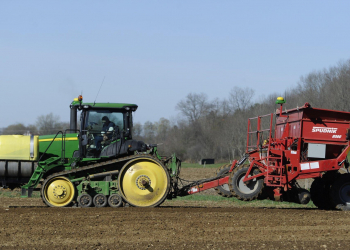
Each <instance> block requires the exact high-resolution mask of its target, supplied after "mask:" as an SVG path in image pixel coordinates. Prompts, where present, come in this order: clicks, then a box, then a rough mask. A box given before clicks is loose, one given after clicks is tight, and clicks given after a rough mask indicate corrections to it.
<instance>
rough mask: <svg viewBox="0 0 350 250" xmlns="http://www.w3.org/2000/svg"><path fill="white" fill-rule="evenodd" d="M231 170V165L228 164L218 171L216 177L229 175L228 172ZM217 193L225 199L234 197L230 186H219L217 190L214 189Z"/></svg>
mask: <svg viewBox="0 0 350 250" xmlns="http://www.w3.org/2000/svg"><path fill="white" fill-rule="evenodd" d="M230 168H231V164H226V165H223V166H221V167H219V168H218V169H217V171H216V175H217V176H224V175H225V174H227V173H228V171H229V170H230ZM214 189H215V191H216V192H217V193H218V194H219V195H221V196H223V197H232V196H233V195H232V193H231V191H230V187H229V185H228V184H224V185H221V186H218V187H216V188H214Z"/></svg>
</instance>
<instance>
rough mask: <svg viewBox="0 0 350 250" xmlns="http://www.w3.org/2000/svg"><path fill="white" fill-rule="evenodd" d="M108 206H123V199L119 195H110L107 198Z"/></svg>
mask: <svg viewBox="0 0 350 250" xmlns="http://www.w3.org/2000/svg"><path fill="white" fill-rule="evenodd" d="M108 205H109V206H110V207H121V206H122V205H123V199H122V197H121V196H120V195H119V194H112V195H111V196H109V197H108Z"/></svg>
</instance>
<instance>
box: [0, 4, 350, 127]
mask: <svg viewBox="0 0 350 250" xmlns="http://www.w3.org/2000/svg"><path fill="white" fill-rule="evenodd" d="M349 9H350V1H321V0H319V1H277V0H276V1H268V0H265V1H238V0H237V1H234V0H227V1H225V0H219V1H217V0H215V1H214V0H212V1H207V0H188V1H180V0H179V1H175V0H173V1H164V0H163V1H152V0H147V1H144V0H142V1H141V0H140V1H136V0H135V1H107V0H101V1H87V0H84V1H79V0H76V1H35V0H31V1H24V0H23V1H21V0H18V1H5V0H4V1H0V97H1V98H0V128H2V127H6V126H8V125H10V124H14V123H18V122H20V123H23V124H25V125H29V124H34V123H35V122H36V119H37V117H38V116H40V115H46V114H49V113H50V112H52V113H53V114H55V115H59V117H60V119H61V121H69V105H70V103H71V101H72V100H73V98H74V97H77V96H78V95H79V94H81V93H82V94H83V97H84V101H86V102H93V101H95V100H96V102H116V103H118V102H119V103H135V104H137V105H139V109H138V110H137V112H136V114H135V119H134V120H135V122H140V123H144V122H146V121H152V122H155V121H158V120H159V119H160V118H161V117H165V118H168V119H170V118H172V117H173V118H174V117H175V118H176V117H177V115H178V111H177V110H176V108H175V107H176V104H177V103H178V102H179V101H181V100H182V99H184V98H185V97H186V95H187V94H189V93H205V94H206V95H207V96H208V98H209V99H210V100H212V99H215V98H218V99H225V98H228V95H229V92H230V90H231V89H232V88H233V87H235V86H237V87H241V88H245V87H250V88H252V89H254V90H255V99H256V100H258V99H259V98H261V97H263V96H265V95H268V94H271V93H274V92H280V93H283V92H284V91H285V90H286V89H289V88H291V87H295V86H296V85H297V83H298V81H299V79H300V77H301V76H305V75H307V74H308V73H310V72H312V71H315V70H322V69H323V68H328V67H331V66H335V65H336V64H337V63H339V62H340V61H344V60H348V59H349V58H350V32H349V31H350V30H349V29H350V28H349V27H350V26H349V24H350V15H349ZM103 79H104V80H103ZM102 82H103V84H102ZM101 84H102V87H101ZM100 87H101V90H100V92H99V94H98V96H97V93H98V91H99V89H100Z"/></svg>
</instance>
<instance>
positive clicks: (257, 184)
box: [229, 165, 264, 201]
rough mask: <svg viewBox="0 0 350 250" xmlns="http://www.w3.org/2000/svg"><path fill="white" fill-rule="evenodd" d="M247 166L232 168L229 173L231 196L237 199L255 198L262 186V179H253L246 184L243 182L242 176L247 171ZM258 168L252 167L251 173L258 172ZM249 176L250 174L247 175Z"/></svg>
mask: <svg viewBox="0 0 350 250" xmlns="http://www.w3.org/2000/svg"><path fill="white" fill-rule="evenodd" d="M248 169H249V167H247V165H242V166H239V167H237V168H236V169H234V171H232V172H231V174H230V179H229V186H230V190H231V193H232V194H233V196H235V197H237V199H239V200H243V201H251V200H255V199H257V198H258V197H259V196H260V195H261V194H262V190H263V186H264V180H263V179H262V178H261V179H253V180H250V181H249V182H248V183H247V184H246V183H244V182H243V179H244V176H245V175H246V173H247V172H248ZM259 173H260V172H259V170H258V169H253V174H254V175H256V174H259ZM249 176H250V175H249Z"/></svg>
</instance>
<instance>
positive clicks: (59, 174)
mask: <svg viewBox="0 0 350 250" xmlns="http://www.w3.org/2000/svg"><path fill="white" fill-rule="evenodd" d="M137 158H149V159H152V160H156V161H158V162H161V161H160V160H159V159H158V158H156V157H154V156H151V155H142V154H140V155H130V156H126V157H122V158H118V159H113V160H109V161H104V162H99V163H95V164H91V165H88V166H85V167H78V168H74V169H72V170H65V171H61V172H57V173H54V174H51V175H49V176H47V177H46V178H45V180H44V181H43V182H42V183H43V184H45V182H46V181H47V180H49V179H51V178H53V177H57V176H64V175H68V174H71V173H77V172H82V171H86V170H90V169H94V168H98V167H102V166H107V165H110V164H113V163H117V162H123V161H125V162H127V161H129V160H133V159H137ZM161 163H162V162H161ZM162 164H163V163H162ZM163 165H164V164H163ZM44 186H45V185H42V187H41V190H40V198H41V200H42V202H43V203H44V204H45V205H47V206H48V204H46V202H45V201H44V199H43V197H42V193H43V188H44ZM71 204H72V203H71Z"/></svg>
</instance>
